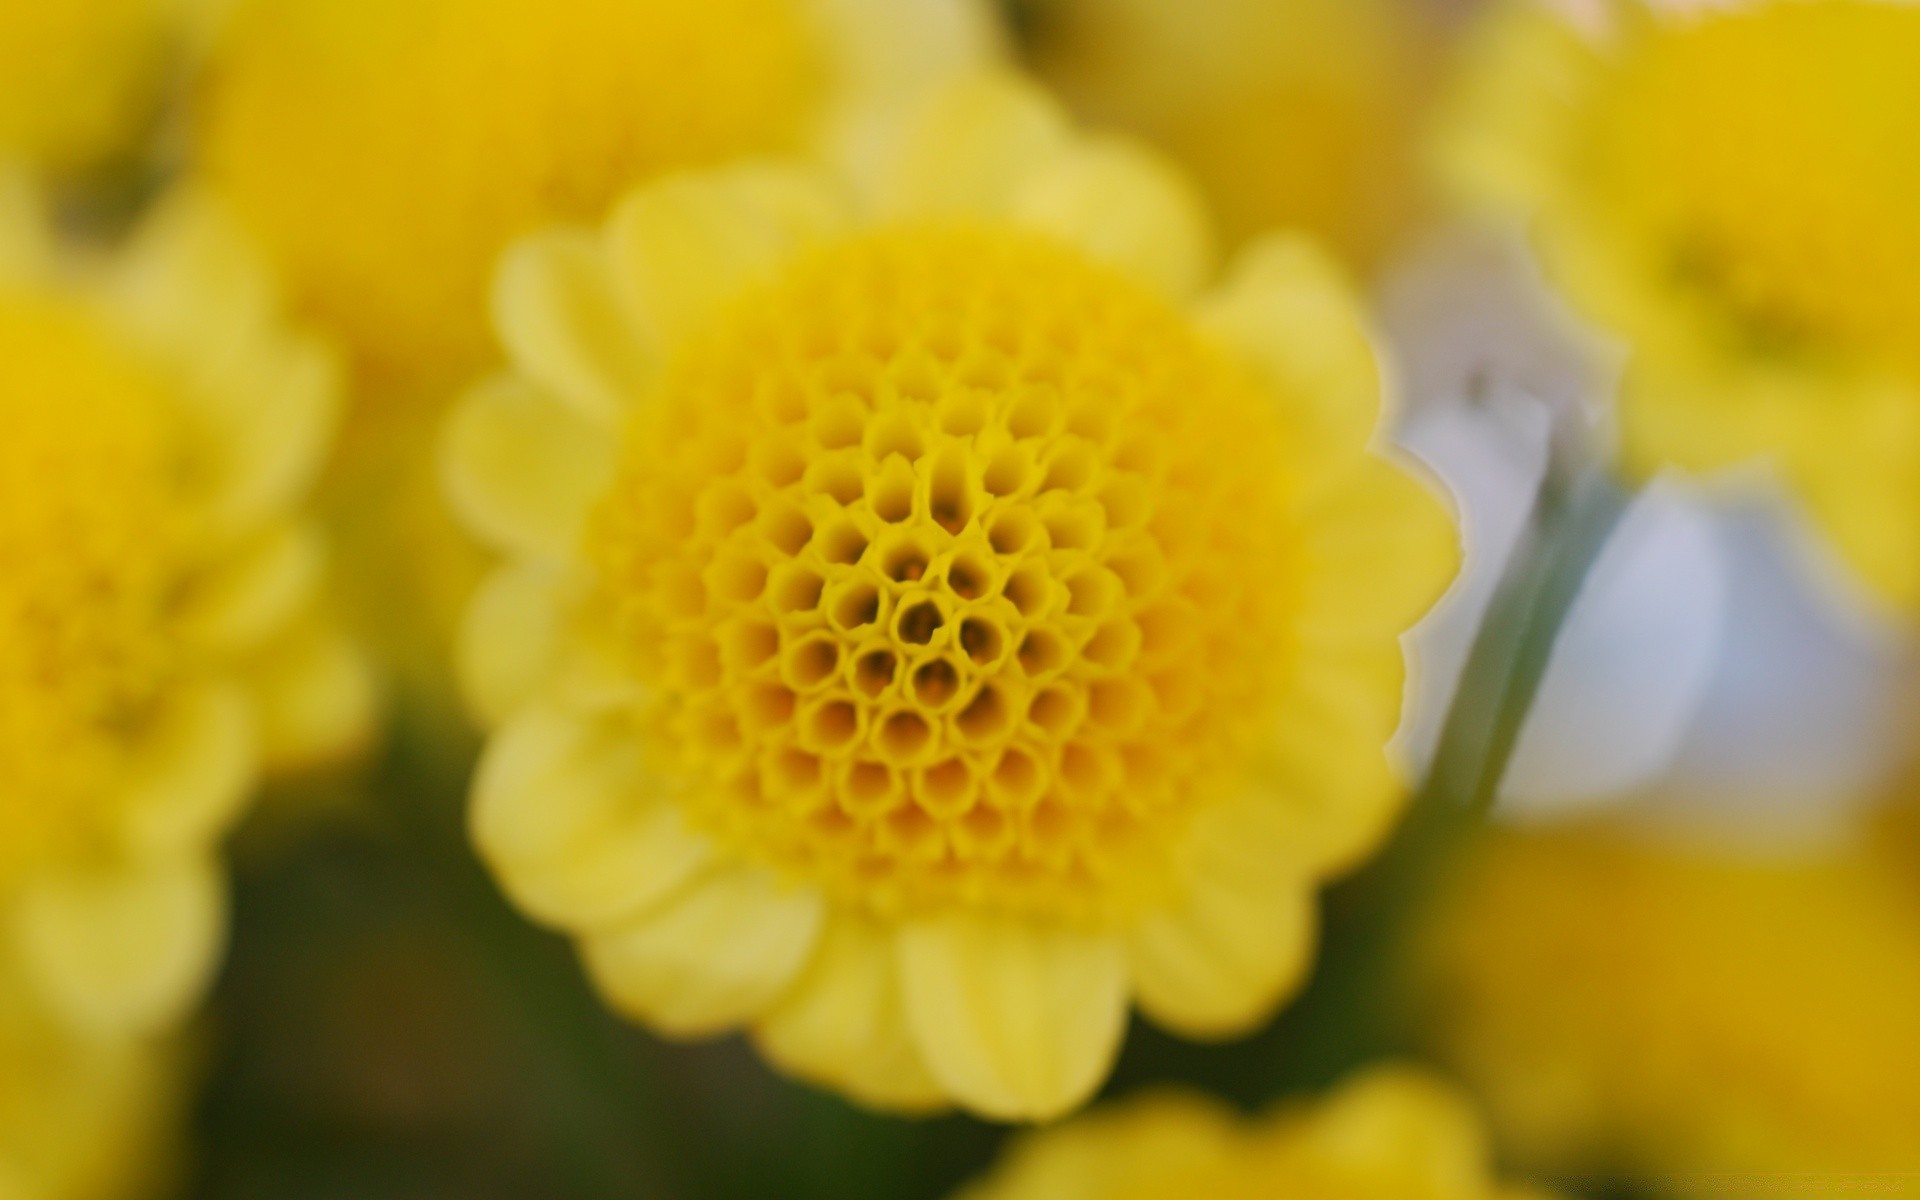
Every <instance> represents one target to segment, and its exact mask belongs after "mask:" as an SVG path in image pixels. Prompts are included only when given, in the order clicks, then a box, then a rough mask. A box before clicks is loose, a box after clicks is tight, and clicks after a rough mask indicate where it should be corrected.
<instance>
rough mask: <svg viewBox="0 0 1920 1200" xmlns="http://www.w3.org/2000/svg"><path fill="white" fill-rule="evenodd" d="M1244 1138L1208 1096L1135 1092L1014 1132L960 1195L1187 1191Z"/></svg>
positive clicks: (1000, 1199)
mask: <svg viewBox="0 0 1920 1200" xmlns="http://www.w3.org/2000/svg"><path fill="white" fill-rule="evenodd" d="M1244 1139H1245V1134H1244V1132H1243V1131H1242V1128H1241V1119H1240V1117H1239V1115H1238V1114H1236V1113H1234V1112H1233V1111H1232V1110H1230V1109H1228V1108H1226V1107H1225V1106H1224V1105H1222V1104H1220V1103H1219V1102H1217V1101H1215V1100H1213V1099H1211V1098H1209V1097H1206V1096H1202V1095H1199V1094H1197V1093H1191V1092H1175V1091H1168V1092H1158V1091H1155V1092H1148V1093H1145V1094H1139V1093H1136V1094H1133V1095H1129V1096H1127V1097H1126V1098H1125V1099H1123V1100H1120V1101H1118V1102H1115V1103H1112V1104H1102V1105H1100V1106H1099V1107H1098V1108H1095V1109H1093V1110H1092V1111H1090V1112H1087V1113H1084V1114H1081V1115H1079V1116H1076V1117H1075V1118H1074V1119H1073V1120H1071V1121H1068V1122H1064V1123H1062V1124H1059V1125H1055V1126H1051V1127H1049V1128H1046V1129H1036V1130H1032V1131H1030V1132H1027V1133H1024V1134H1022V1135H1020V1136H1018V1137H1017V1138H1016V1139H1015V1140H1014V1142H1013V1146H1012V1149H1011V1150H1010V1151H1009V1152H1008V1153H1007V1154H1005V1155H1004V1156H1003V1157H1002V1159H1001V1162H1000V1165H999V1166H998V1167H996V1168H995V1169H994V1171H993V1173H992V1174H991V1175H989V1176H987V1177H986V1178H985V1179H982V1180H980V1181H979V1182H978V1183H977V1184H976V1185H974V1186H973V1187H971V1188H968V1189H967V1190H965V1191H963V1192H961V1193H960V1196H959V1197H958V1200H1113V1197H1115V1196H1127V1197H1140V1198H1141V1200H1145V1198H1146V1197H1162V1196H1181V1197H1186V1196H1190V1195H1191V1194H1192V1183H1193V1181H1194V1180H1195V1179H1196V1178H1200V1179H1210V1178H1217V1177H1218V1174H1219V1171H1220V1167H1221V1164H1222V1163H1228V1162H1232V1161H1234V1158H1235V1156H1236V1155H1238V1154H1240V1153H1243V1147H1244V1145H1245V1140H1244ZM1182 1188H1186V1189H1187V1190H1185V1191H1182V1190H1181V1189H1182ZM1193 1200H1199V1198H1198V1197H1194V1198H1193ZM1270 1200H1297V1198H1296V1197H1292V1196H1281V1197H1272V1198H1270ZM1394 1200H1400V1198H1398V1197H1396V1198H1394Z"/></svg>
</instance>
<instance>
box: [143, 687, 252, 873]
mask: <svg viewBox="0 0 1920 1200" xmlns="http://www.w3.org/2000/svg"><path fill="white" fill-rule="evenodd" d="M258 762H259V754H258V748H257V738H256V735H255V731H254V722H253V714H252V713H251V712H250V711H249V708H248V704H247V699H246V696H245V694H244V693H243V692H242V691H241V689H239V688H237V687H234V686H232V685H213V684H209V685H203V686H200V687H196V688H192V689H189V690H185V691H182V692H180V693H178V694H176V695H174V696H172V697H170V698H169V699H168V701H167V702H166V703H165V704H164V705H163V706H162V707H161V709H160V711H159V712H158V713H157V714H156V715H155V717H154V720H153V722H152V724H151V725H150V726H149V727H148V728H147V729H145V730H143V731H142V736H141V738H140V740H139V742H138V743H137V744H136V745H135V747H134V752H133V760H132V763H131V764H130V778H129V782H128V785H127V790H126V793H125V796H124V798H123V800H122V803H123V805H124V810H123V815H122V818H121V819H122V821H123V822H124V824H123V826H122V828H123V835H124V837H125V838H126V845H127V849H128V850H129V851H131V852H132V853H134V854H136V855H139V856H143V857H146V856H160V855H181V854H188V853H193V852H198V851H202V850H205V849H206V848H207V847H208V846H210V845H211V844H212V843H213V841H214V840H215V839H216V838H218V837H219V836H220V835H221V834H222V833H223V832H225V830H226V828H227V827H228V826H229V825H230V824H231V823H232V822H233V820H234V819H235V818H236V817H237V816H238V815H239V813H240V811H241V809H242V807H243V806H244V805H245V803H246V801H247V799H248V796H249V795H250V793H251V792H252V790H253V785H254V783H255V781H256V776H257V768H258Z"/></svg>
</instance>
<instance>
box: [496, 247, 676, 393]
mask: <svg viewBox="0 0 1920 1200" xmlns="http://www.w3.org/2000/svg"><path fill="white" fill-rule="evenodd" d="M493 322H494V328H495V330H496V331H497V332H498V333H499V335H500V341H501V343H502V344H503V345H505V346H506V348H507V354H508V356H509V357H511V358H512V359H513V363H514V365H515V366H516V367H518V368H519V370H520V373H521V374H523V375H525V376H526V377H527V378H528V379H531V380H533V381H534V382H535V383H538V384H539V385H540V386H542V387H544V388H546V389H547V390H549V391H551V392H552V393H553V395H554V396H555V397H557V398H558V399H560V400H562V401H564V402H565V403H566V404H568V405H569V406H571V407H572V408H573V409H574V410H575V411H576V412H577V413H578V414H579V415H580V416H582V417H583V418H585V419H587V420H589V421H592V422H596V423H598V424H601V425H603V426H605V427H608V428H611V427H612V426H613V425H614V424H615V423H616V422H617V421H618V420H619V414H620V413H621V412H623V411H625V409H626V407H627V405H629V404H630V403H632V402H633V399H634V398H635V397H636V396H638V395H639V394H640V393H641V392H642V391H644V390H645V389H646V386H647V382H648V380H649V379H650V378H651V377H652V371H653V353H652V347H651V346H649V345H648V344H647V342H646V341H645V338H644V337H643V335H642V333H641V331H640V330H639V329H638V328H637V327H636V326H635V325H634V323H633V321H632V319H631V313H630V312H629V311H628V310H627V309H626V308H625V307H624V306H623V305H622V304H621V302H620V299H619V297H618V295H617V294H616V292H615V288H614V281H613V278H612V276H611V274H610V273H609V272H608V269H607V258H606V253H605V250H604V248H603V246H602V244H601V242H600V240H599V239H598V238H596V237H595V236H594V235H593V234H590V233H587V232H584V231H580V230H571V229H568V230H551V231H548V232H545V233H539V234H534V235H533V236H531V237H528V238H524V239H522V240H521V241H519V242H516V243H515V244H514V245H513V246H511V247H509V248H508V249H507V251H506V253H505V254H503V255H502V256H501V259H500V267H499V271H498V273H497V274H496V275H495V276H494V284H493Z"/></svg>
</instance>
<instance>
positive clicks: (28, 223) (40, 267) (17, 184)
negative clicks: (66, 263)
mask: <svg viewBox="0 0 1920 1200" xmlns="http://www.w3.org/2000/svg"><path fill="white" fill-rule="evenodd" d="M51 257H52V250H51V248H50V247H49V246H48V245H47V227H46V219H45V217H44V215H43V214H42V212H41V210H40V201H39V198H38V196H37V195H36V189H35V188H34V186H33V181H32V180H31V179H30V178H29V177H28V176H27V174H26V172H25V171H23V170H21V169H19V168H17V167H14V166H11V165H0V282H7V283H12V282H16V281H20V280H27V279H35V278H38V277H40V276H41V275H42V274H43V273H44V272H45V271H46V269H47V264H48V262H49V260H50V259H51Z"/></svg>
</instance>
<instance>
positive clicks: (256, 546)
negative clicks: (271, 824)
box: [0, 180, 367, 1028]
mask: <svg viewBox="0 0 1920 1200" xmlns="http://www.w3.org/2000/svg"><path fill="white" fill-rule="evenodd" d="M30 208H31V205H30V204H29V202H28V198H27V195H26V191H25V189H24V188H23V187H19V186H11V185H9V184H8V183H7V182H6V181H4V180H0V427H4V429H5V430H6V436H5V437H4V438H0V563H4V564H5V569H4V570H3V571H0V914H4V928H5V929H6V930H7V931H8V940H7V942H6V944H5V948H4V950H3V951H0V956H12V955H18V956H19V957H20V958H21V961H22V962H23V963H24V964H25V969H26V970H27V971H28V972H29V973H30V975H31V977H32V979H33V980H34V982H35V983H36V985H37V986H38V987H39V988H40V989H41V990H42V991H43V992H44V993H45V994H46V995H47V996H48V998H49V999H50V1000H51V1001H52V1002H53V1003H54V1004H55V1005H56V1006H57V1007H59V1008H60V1009H61V1011H63V1012H64V1013H66V1014H67V1015H68V1016H70V1017H71V1018H72V1019H74V1020H75V1021H76V1022H79V1023H81V1024H83V1025H87V1026H90V1027H96V1028H108V1027H122V1026H133V1027H150V1026H153V1025H156V1024H160V1023H164V1022H165V1021H166V1020H168V1019H170V1018H171V1017H172V1016H174V1015H175V1014H177V1013H178V1012H179V1011H180V1010H181V1009H182V1007H183V1006H184V1005H186V1004H187V1003H189V1002H190V1001H191V999H192V998H193V996H195V995H196V994H197V992H198V990H199V988H200V986H201V984H202V982H203V981H204V979H205V977H206V975H207V973H208V971H209V969H210V967H211V965H212V962H213V959H214V956H215V953H216V948H217V946H218V943H219V940H220V931H221V923H222V914H223V903H224V902H223V898H222V887H221V872H220V870H219V868H218V865H217V862H216V858H215V850H216V845H217V840H218V838H219V836H220V834H221V832H222V831H223V830H224V829H225V828H226V826H227V825H228V824H230V823H231V821H232V820H233V817H234V816H235V814H236V812H237V811H238V809H239V807H240V805H241V803H242V802H243V800H244V799H245V797H246V796H247V794H248V793H249V792H250V791H251V790H252V787H253V784H254V782H255V778H256V776H257V774H258V772H259V768H260V766H261V765H262V764H265V765H268V766H289V767H291V766H299V765H303V764H308V763H312V762H315V761H317V760H319V759H321V758H323V757H326V756H329V755H333V754H337V753H339V752H340V751H341V750H342V749H343V748H344V747H345V746H346V745H348V744H350V743H351V742H352V741H354V740H355V739H357V738H359V737H361V736H363V734H364V732H365V725H366V718H367V712H366V708H367V704H366V700H367V696H366V686H365V679H364V676H363V673H362V671H361V668H360V664H359V661H358V659H357V658H356V657H354V656H353V654H352V653H350V651H349V650H348V649H347V648H346V647H345V646H344V645H343V644H342V643H341V641H340V639H339V638H338V636H337V635H336V634H334V633H332V632H331V631H330V630H329V629H328V628H327V627H326V626H325V625H324V624H323V623H322V622H321V620H320V618H319V616H318V614H317V611H316V606H315V600H314V594H315V585H316V582H317V580H318V577H319V574H320V567H321V552H320V549H319V547H318V545H317V543H316V541H315V539H314V537H313V535H312V532H311V531H310V530H309V529H308V528H307V527H306V525H304V524H303V523H302V522H301V520H300V518H299V515H298V513H297V511H296V509H295V506H296V504H297V502H298V501H299V498H300V495H301V493H302V491H303V490H304V489H305V488H306V486H307V483H308V481H309V479H310V478H311V476H312V475H313V473H314V471H315V469H316V467H317V466H318V463H319V459H320V454H321V451H322V449H323V448H324V446H325V444H326V437H327V433H328V430H329V427H330V425H331V422H332V419H333V415H334V402H335V391H334V371H333V365H332V363H331V361H330V360H329V359H328V358H327V356H326V355H325V354H323V353H322V352H321V351H320V350H319V349H317V348H316V347H315V346H314V345H313V344H312V343H310V342H308V341H306V340H304V339H302V338H300V337H297V336H295V335H292V334H290V333H288V332H286V331H284V330H282V329H280V328H279V327H278V326H277V325H276V324H275V321H274V316H273V310H272V304H271V292H270V290H269V289H268V287H267V286H266V284H265V282H264V279H263V277H262V276H261V274H260V273H259V272H258V270H257V269H256V267H255V266H254V265H253V264H252V263H251V262H249V261H248V260H247V259H246V258H245V257H244V256H242V255H240V254H239V253H238V252H237V251H236V249H235V248H234V245H233V242H232V241H231V240H230V235H229V233H228V231H227V230H226V228H225V227H224V226H223V224H222V223H221V221H220V220H219V217H218V214H217V213H216V212H215V211H213V210H212V209H211V208H210V207H209V206H208V205H206V204H205V203H203V202H201V201H200V200H198V199H197V198H196V197H193V196H184V195H183V196H181V197H179V198H178V199H176V200H175V201H173V202H172V203H170V204H168V205H166V206H165V207H164V208H163V210H162V211H161V212H160V213H159V214H158V215H156V216H155V217H154V218H153V219H152V221H151V222H150V224H149V225H148V226H147V227H145V228H144V229H143V230H142V231H141V233H140V234H139V235H138V236H137V237H136V238H135V239H134V241H133V242H132V244H131V245H129V246H128V247H127V248H126V249H125V250H124V252H123V253H121V254H120V255H118V256H117V257H116V258H115V259H114V260H113V261H112V262H110V263H108V264H105V265H103V266H100V267H97V268H92V269H80V268H72V269H68V268H67V266H66V265H65V264H62V263H61V262H59V261H58V255H57V254H56V253H55V251H54V249H53V248H52V247H51V246H50V245H49V244H48V243H47V242H46V240H45V239H44V237H42V236H41V235H40V233H39V231H38V229H37V227H36V224H35V221H34V219H33V216H32V214H31V212H30Z"/></svg>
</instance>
